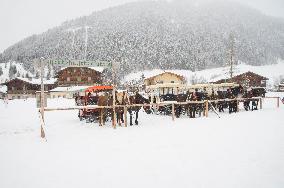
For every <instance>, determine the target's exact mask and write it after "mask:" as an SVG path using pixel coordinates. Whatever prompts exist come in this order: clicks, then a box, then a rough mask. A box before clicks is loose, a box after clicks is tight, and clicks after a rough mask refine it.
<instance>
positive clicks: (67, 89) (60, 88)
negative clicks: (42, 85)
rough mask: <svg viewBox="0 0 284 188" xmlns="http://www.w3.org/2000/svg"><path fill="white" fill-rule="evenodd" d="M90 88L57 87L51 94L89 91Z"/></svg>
mask: <svg viewBox="0 0 284 188" xmlns="http://www.w3.org/2000/svg"><path fill="white" fill-rule="evenodd" d="M88 87H90V86H69V87H56V88H54V89H52V90H50V92H74V91H82V90H85V89H87V88H88Z"/></svg>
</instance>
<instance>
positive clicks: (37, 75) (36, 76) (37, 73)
mask: <svg viewBox="0 0 284 188" xmlns="http://www.w3.org/2000/svg"><path fill="white" fill-rule="evenodd" d="M35 78H36V79H38V78H39V72H38V71H36V75H35Z"/></svg>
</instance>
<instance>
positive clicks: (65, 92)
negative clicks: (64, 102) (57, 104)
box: [49, 86, 90, 99]
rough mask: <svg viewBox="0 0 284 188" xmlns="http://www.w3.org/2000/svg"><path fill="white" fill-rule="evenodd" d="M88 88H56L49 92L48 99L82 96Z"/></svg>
mask: <svg viewBox="0 0 284 188" xmlns="http://www.w3.org/2000/svg"><path fill="white" fill-rule="evenodd" d="M88 87H90V86H68V87H56V88H54V89H52V90H50V91H49V95H50V98H60V97H62V98H68V99H71V98H74V95H76V94H79V95H80V96H84V94H85V93H84V91H85V90H86V89H87V88H88Z"/></svg>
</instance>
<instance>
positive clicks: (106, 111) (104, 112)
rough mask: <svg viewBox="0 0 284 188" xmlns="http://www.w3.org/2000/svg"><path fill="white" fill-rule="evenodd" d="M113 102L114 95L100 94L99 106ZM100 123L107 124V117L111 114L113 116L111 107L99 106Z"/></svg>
mask: <svg viewBox="0 0 284 188" xmlns="http://www.w3.org/2000/svg"><path fill="white" fill-rule="evenodd" d="M112 103H113V99H112V96H110V95H108V94H106V95H103V96H99V98H98V106H111V105H112ZM99 114H100V115H99V125H100V126H102V124H103V125H105V122H106V119H107V117H109V116H112V109H111V108H99Z"/></svg>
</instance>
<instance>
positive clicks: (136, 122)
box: [135, 110, 139, 125]
mask: <svg viewBox="0 0 284 188" xmlns="http://www.w3.org/2000/svg"><path fill="white" fill-rule="evenodd" d="M138 113H139V110H136V111H135V116H136V117H135V125H138Z"/></svg>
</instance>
